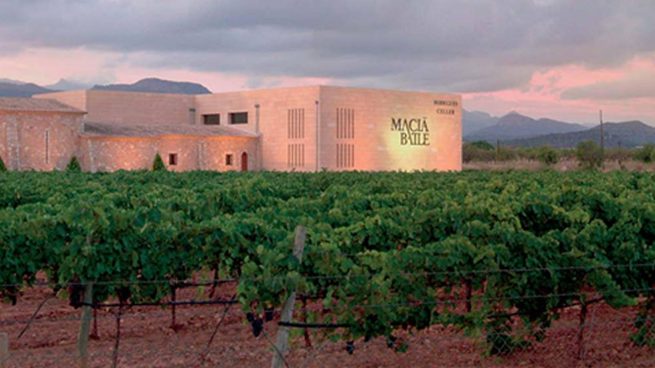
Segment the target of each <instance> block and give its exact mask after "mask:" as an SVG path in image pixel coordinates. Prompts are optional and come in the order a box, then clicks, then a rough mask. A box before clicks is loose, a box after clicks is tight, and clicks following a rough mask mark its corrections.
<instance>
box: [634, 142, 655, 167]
mask: <svg viewBox="0 0 655 368" xmlns="http://www.w3.org/2000/svg"><path fill="white" fill-rule="evenodd" d="M634 157H635V159H636V160H639V161H642V162H645V163H651V162H655V145H653V144H646V145H644V146H643V147H642V148H640V149H638V150H637V151H635V154H634Z"/></svg>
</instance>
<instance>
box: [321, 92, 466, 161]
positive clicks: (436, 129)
mask: <svg viewBox="0 0 655 368" xmlns="http://www.w3.org/2000/svg"><path fill="white" fill-rule="evenodd" d="M320 103H321V116H320V119H321V132H320V144H321V148H320V166H321V168H326V169H328V170H369V171H377V170H385V171H386V170H407V171H411V170H439V171H446V170H461V168H462V157H461V154H462V103H461V97H460V96H458V95H452V94H439V93H428V92H404V91H393V90H379V89H366V88H343V87H321V96H320ZM392 119H396V120H397V121H401V122H402V123H401V125H402V126H403V127H405V125H404V122H405V121H407V122H409V123H411V124H410V125H411V127H413V128H416V130H415V131H410V132H407V131H399V130H394V127H393V126H392ZM412 120H413V121H412ZM407 133H410V134H411V137H408V136H407ZM403 138H405V139H406V140H405V141H403Z"/></svg>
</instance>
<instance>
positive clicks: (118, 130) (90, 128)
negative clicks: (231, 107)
mask: <svg viewBox="0 0 655 368" xmlns="http://www.w3.org/2000/svg"><path fill="white" fill-rule="evenodd" d="M84 134H85V135H92V136H120V137H158V136H164V135H189V136H227V137H245V138H257V135H256V134H254V133H250V132H246V131H243V130H239V129H235V128H230V127H226V126H220V125H216V126H208V125H188V124H180V125H154V124H142V125H125V124H115V123H101V122H88V121H85V122H84Z"/></svg>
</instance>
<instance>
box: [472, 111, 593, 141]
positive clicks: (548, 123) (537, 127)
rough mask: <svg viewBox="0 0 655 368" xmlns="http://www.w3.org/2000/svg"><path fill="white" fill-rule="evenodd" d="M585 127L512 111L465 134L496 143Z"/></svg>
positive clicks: (478, 139)
mask: <svg viewBox="0 0 655 368" xmlns="http://www.w3.org/2000/svg"><path fill="white" fill-rule="evenodd" d="M585 129H588V128H587V127H585V126H584V125H580V124H572V123H565V122H562V121H557V120H552V119H539V120H535V119H533V118H531V117H529V116H525V115H521V114H519V113H517V112H510V113H509V114H507V115H505V116H503V117H501V118H500V119H498V122H497V123H496V124H494V125H492V126H489V127H486V128H483V129H480V130H477V131H475V132H472V133H470V134H468V135H465V136H464V139H465V140H467V141H487V142H490V143H495V142H496V141H497V140H500V141H507V140H514V139H521V138H532V137H536V136H540V135H545V134H556V133H569V132H576V131H581V130H585Z"/></svg>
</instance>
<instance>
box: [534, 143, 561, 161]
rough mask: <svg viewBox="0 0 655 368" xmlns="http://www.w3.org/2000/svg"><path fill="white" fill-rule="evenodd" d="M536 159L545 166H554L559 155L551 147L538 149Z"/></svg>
mask: <svg viewBox="0 0 655 368" xmlns="http://www.w3.org/2000/svg"><path fill="white" fill-rule="evenodd" d="M537 159H538V160H539V161H541V162H543V163H544V164H546V165H555V164H556V163H557V162H558V161H559V153H558V152H557V150H555V149H554V148H552V147H548V146H545V147H540V148H539V150H538V151H537Z"/></svg>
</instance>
